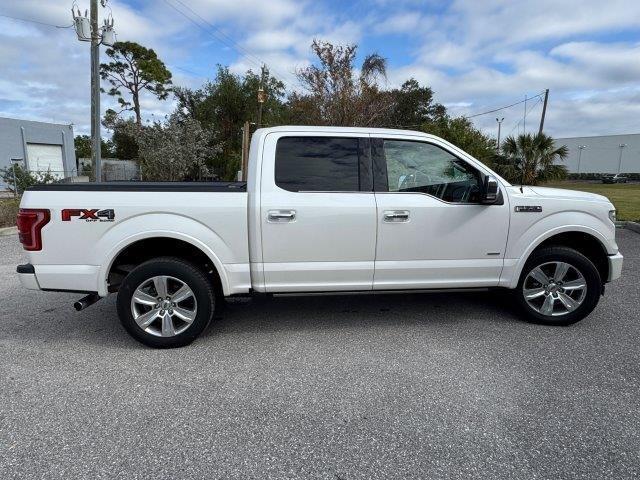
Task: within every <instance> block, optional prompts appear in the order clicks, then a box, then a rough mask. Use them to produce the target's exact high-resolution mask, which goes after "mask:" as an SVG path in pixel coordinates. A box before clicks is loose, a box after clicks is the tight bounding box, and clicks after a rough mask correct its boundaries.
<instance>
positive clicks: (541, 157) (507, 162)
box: [493, 133, 569, 185]
mask: <svg viewBox="0 0 640 480" xmlns="http://www.w3.org/2000/svg"><path fill="white" fill-rule="evenodd" d="M568 155H569V150H568V148H567V146H566V145H562V146H561V147H556V145H555V144H554V141H553V138H551V137H550V136H549V135H546V134H544V133H541V134H536V135H532V134H530V133H527V134H526V135H519V136H518V137H517V138H514V137H512V136H510V137H507V138H506V139H505V140H504V143H503V144H502V154H501V155H496V156H495V158H494V161H493V168H494V169H495V170H496V172H497V173H499V174H500V175H502V176H503V177H504V178H505V179H506V180H508V181H509V182H511V183H523V184H527V185H537V184H538V183H541V182H546V181H549V180H562V179H564V178H566V176H567V167H566V166H564V165H557V164H556V162H557V161H562V160H564V159H565V158H567V156H568Z"/></svg>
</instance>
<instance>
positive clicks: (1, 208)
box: [0, 198, 20, 228]
mask: <svg viewBox="0 0 640 480" xmlns="http://www.w3.org/2000/svg"><path fill="white" fill-rule="evenodd" d="M19 206H20V199H19V198H17V199H14V198H0V228H2V227H13V226H15V224H16V215H17V214H18V208H19Z"/></svg>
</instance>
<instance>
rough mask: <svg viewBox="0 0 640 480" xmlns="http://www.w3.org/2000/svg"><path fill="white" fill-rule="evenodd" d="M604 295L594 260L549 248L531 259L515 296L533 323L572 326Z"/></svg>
mask: <svg viewBox="0 0 640 480" xmlns="http://www.w3.org/2000/svg"><path fill="white" fill-rule="evenodd" d="M545 279H546V280H545ZM601 292H602V280H601V278H600V274H599V273H598V269H597V268H596V267H595V265H594V264H593V262H591V260H589V259H588V258H587V257H585V256H584V255H582V254H581V253H580V252H578V251H576V250H573V249H572V248H568V247H547V248H542V249H540V250H538V251H535V252H534V253H533V254H532V255H531V257H530V258H529V259H528V260H527V262H526V264H525V266H524V268H523V270H522V274H521V275H520V281H519V282H518V287H517V288H516V290H515V292H514V293H515V297H516V301H517V303H518V305H519V306H520V308H521V309H522V311H523V312H524V314H525V315H526V317H527V319H528V320H529V321H532V322H534V323H542V324H545V325H571V324H573V323H576V322H578V321H580V320H582V319H583V318H585V317H586V316H587V315H589V314H590V313H591V312H592V311H593V309H594V308H595V307H596V305H598V301H599V300H600V295H601Z"/></svg>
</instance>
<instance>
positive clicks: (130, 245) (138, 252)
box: [98, 231, 229, 296]
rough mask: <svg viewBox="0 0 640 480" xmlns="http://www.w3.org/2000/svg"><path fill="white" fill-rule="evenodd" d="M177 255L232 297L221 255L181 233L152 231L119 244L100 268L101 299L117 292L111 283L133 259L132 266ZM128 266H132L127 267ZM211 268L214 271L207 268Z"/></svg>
mask: <svg viewBox="0 0 640 480" xmlns="http://www.w3.org/2000/svg"><path fill="white" fill-rule="evenodd" d="M161 256H162V257H165V256H173V257H178V258H183V259H186V260H189V261H191V262H192V263H194V264H196V265H197V266H199V267H202V268H203V270H204V271H205V272H206V273H208V274H210V275H211V278H212V281H213V282H214V287H215V288H216V289H217V290H219V291H220V292H221V293H222V294H224V295H228V294H229V279H228V277H227V274H226V271H225V269H224V266H223V264H222V262H221V261H220V259H219V258H218V256H217V255H216V254H215V253H214V252H213V251H212V250H211V249H210V248H209V247H207V246H206V245H205V244H204V243H202V242H200V241H199V240H197V239H195V238H193V237H191V236H189V235H185V234H182V233H179V232H171V231H150V232H144V233H139V234H136V235H132V236H130V237H128V238H127V239H125V240H123V241H122V242H120V243H119V244H118V245H116V246H115V247H114V248H113V249H112V250H111V251H110V252H109V254H108V255H107V259H106V261H105V262H103V263H102V267H101V269H100V274H99V278H100V284H99V285H98V287H99V290H98V294H99V295H101V296H105V295H107V293H108V292H109V291H111V290H113V286H114V285H111V284H110V282H113V281H117V278H116V277H115V276H114V273H117V272H116V269H117V268H118V267H119V266H122V265H125V263H124V262H129V261H130V260H133V262H132V263H129V264H131V265H139V264H140V263H142V262H144V261H147V260H150V259H151V258H155V257H161ZM127 265H128V264H127ZM207 266H210V267H211V268H206V267H207Z"/></svg>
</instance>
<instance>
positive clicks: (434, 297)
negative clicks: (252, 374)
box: [203, 291, 521, 337]
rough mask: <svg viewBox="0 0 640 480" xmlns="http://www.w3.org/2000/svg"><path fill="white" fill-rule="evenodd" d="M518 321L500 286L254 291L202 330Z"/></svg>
mask: <svg viewBox="0 0 640 480" xmlns="http://www.w3.org/2000/svg"><path fill="white" fill-rule="evenodd" d="M514 321H515V322H519V321H521V320H520V317H519V315H518V311H517V309H516V306H515V304H514V302H513V300H512V299H511V297H510V296H509V295H508V294H507V293H505V292H497V291H476V292H454V293H384V294H367V295H346V294H345V295H334V294H332V295H315V296H302V295H301V296H278V297H266V296H256V297H252V298H247V299H230V300H228V301H227V302H226V305H225V306H224V307H223V308H222V309H221V311H220V312H219V313H218V314H217V315H216V318H214V320H213V322H212V325H211V326H210V327H209V329H208V330H207V331H206V332H205V333H204V335H203V336H204V337H208V336H215V335H217V334H220V333H223V332H229V333H231V332H260V331H266V332H274V331H276V332H277V331H282V330H318V329H340V328H366V327H372V326H385V325H421V326H429V325H440V326H442V325H446V324H451V325H458V324H467V323H474V324H482V323H486V322H490V323H496V322H514Z"/></svg>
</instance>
